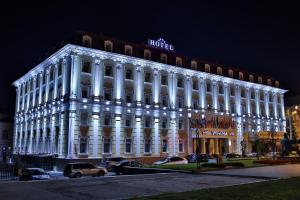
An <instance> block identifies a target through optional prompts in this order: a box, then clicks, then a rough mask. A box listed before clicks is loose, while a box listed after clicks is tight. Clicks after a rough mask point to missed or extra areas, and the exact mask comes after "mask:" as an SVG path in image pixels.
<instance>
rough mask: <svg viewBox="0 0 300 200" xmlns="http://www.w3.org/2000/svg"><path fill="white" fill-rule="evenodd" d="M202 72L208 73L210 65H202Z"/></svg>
mask: <svg viewBox="0 0 300 200" xmlns="http://www.w3.org/2000/svg"><path fill="white" fill-rule="evenodd" d="M204 68H205V69H204V70H205V72H207V73H210V65H209V64H205V65H204Z"/></svg>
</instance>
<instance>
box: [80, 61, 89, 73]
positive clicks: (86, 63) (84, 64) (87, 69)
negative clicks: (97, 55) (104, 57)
mask: <svg viewBox="0 0 300 200" xmlns="http://www.w3.org/2000/svg"><path fill="white" fill-rule="evenodd" d="M82 72H85V73H91V63H90V62H84V63H83V66H82Z"/></svg>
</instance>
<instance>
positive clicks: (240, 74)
mask: <svg viewBox="0 0 300 200" xmlns="http://www.w3.org/2000/svg"><path fill="white" fill-rule="evenodd" d="M239 79H240V80H244V74H243V72H239Z"/></svg>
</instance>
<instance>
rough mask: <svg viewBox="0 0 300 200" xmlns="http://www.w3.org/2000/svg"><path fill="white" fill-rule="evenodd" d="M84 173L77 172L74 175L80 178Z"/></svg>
mask: <svg viewBox="0 0 300 200" xmlns="http://www.w3.org/2000/svg"><path fill="white" fill-rule="evenodd" d="M81 176H82V175H81V174H80V173H76V174H75V175H74V177H75V178H80V177H81Z"/></svg>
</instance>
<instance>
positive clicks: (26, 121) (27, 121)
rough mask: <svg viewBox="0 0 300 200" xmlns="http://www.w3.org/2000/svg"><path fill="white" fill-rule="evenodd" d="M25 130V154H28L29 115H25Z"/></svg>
mask: <svg viewBox="0 0 300 200" xmlns="http://www.w3.org/2000/svg"><path fill="white" fill-rule="evenodd" d="M24 123H25V129H24V138H23V144H22V146H23V152H24V153H27V140H28V123H29V120H28V115H27V114H26V115H25V122H24Z"/></svg>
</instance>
